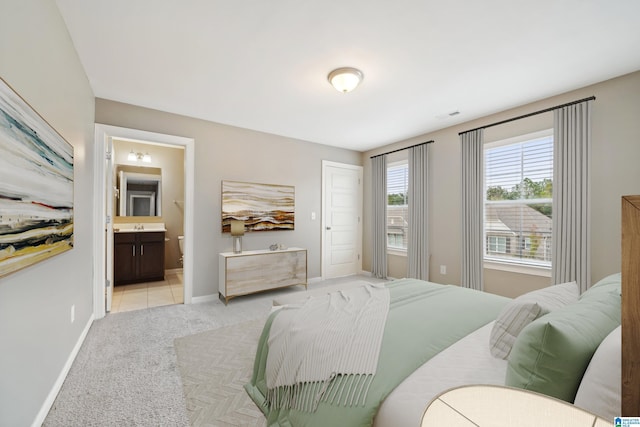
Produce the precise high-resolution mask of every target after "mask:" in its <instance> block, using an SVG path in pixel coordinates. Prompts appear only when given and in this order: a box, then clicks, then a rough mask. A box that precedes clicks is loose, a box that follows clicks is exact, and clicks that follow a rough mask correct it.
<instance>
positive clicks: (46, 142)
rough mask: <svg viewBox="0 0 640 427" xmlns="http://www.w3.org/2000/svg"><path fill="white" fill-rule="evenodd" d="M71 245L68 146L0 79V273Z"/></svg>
mask: <svg viewBox="0 0 640 427" xmlns="http://www.w3.org/2000/svg"><path fill="white" fill-rule="evenodd" d="M72 247H73V147H72V146H71V145H70V144H69V143H68V142H67V141H65V140H64V139H63V138H62V136H60V135H59V134H58V133H57V132H56V131H55V130H54V129H53V128H52V127H51V126H49V124H48V123H47V122H46V121H45V120H44V119H43V118H42V117H40V116H39V115H38V113H36V112H35V111H34V110H33V109H32V108H31V107H30V106H29V105H28V104H27V103H26V102H25V101H24V100H23V99H22V98H21V97H20V96H19V95H18V94H17V93H15V92H14V91H13V89H11V87H9V85H7V84H6V83H5V82H4V80H2V79H0V276H5V275H7V274H9V273H12V272H14V271H16V270H20V269H22V268H24V267H27V266H29V265H32V264H35V263H37V262H40V261H42V260H44V259H47V258H50V257H52V256H54V255H57V254H60V253H62V252H65V251H67V250H69V249H71V248H72Z"/></svg>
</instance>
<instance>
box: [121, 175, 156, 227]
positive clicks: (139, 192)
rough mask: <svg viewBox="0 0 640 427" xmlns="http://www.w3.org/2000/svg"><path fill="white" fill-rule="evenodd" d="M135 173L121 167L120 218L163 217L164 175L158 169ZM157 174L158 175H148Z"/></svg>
mask: <svg viewBox="0 0 640 427" xmlns="http://www.w3.org/2000/svg"><path fill="white" fill-rule="evenodd" d="M137 169H153V170H148V171H143V172H139V171H136V172H133V171H131V170H126V169H125V167H119V168H118V170H117V172H118V192H117V194H116V197H118V199H119V200H118V203H117V206H118V212H117V215H118V216H162V175H161V173H160V170H159V169H158V168H137ZM147 172H157V173H147Z"/></svg>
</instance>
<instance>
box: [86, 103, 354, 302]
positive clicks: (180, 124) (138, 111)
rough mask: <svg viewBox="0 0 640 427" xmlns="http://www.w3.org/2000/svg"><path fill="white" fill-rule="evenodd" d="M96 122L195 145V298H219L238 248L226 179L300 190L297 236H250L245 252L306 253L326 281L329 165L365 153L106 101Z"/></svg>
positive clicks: (280, 233) (311, 271)
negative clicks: (226, 210)
mask: <svg viewBox="0 0 640 427" xmlns="http://www.w3.org/2000/svg"><path fill="white" fill-rule="evenodd" d="M96 122H97V123H102V124H107V125H113V126H120V127H125V128H132V129H141V130H146V131H151V132H158V133H165V134H170V135H178V136H183V137H188V138H194V139H195V206H194V227H195V241H194V246H195V248H194V260H193V261H194V274H193V296H194V297H200V296H207V295H214V294H217V292H218V253H220V252H226V251H230V250H231V249H232V247H231V237H230V236H229V234H228V233H226V234H223V233H222V231H221V206H220V204H221V194H220V193H221V182H222V180H235V181H248V182H259V183H265V184H282V185H293V186H295V194H296V220H295V221H296V223H295V230H293V231H268V232H253V233H247V234H245V236H244V238H243V249H245V250H252V249H267V248H268V247H269V245H271V244H273V243H282V244H284V245H286V246H298V247H302V248H306V249H308V262H307V264H308V276H309V278H315V277H319V276H320V274H321V272H320V256H321V254H320V239H321V234H322V233H321V229H320V224H321V223H320V215H321V189H322V186H321V175H322V160H330V161H334V162H341V163H347V164H353V165H360V164H361V163H360V162H361V156H360V153H358V152H355V151H350V150H343V149H339V148H334V147H329V146H324V145H320V144H313V143H309V142H305V141H300V140H295V139H291V138H285V137H281V136H276V135H270V134H266V133H261V132H255V131H251V130H247V129H240V128H237V127H233V126H226V125H221V124H217V123H212V122H208V121H204V120H198V119H194V118H189V117H184V116H179V115H175V114H170V113H165V112H160V111H156V110H150V109H146V108H141V107H136V106H132V105H127V104H122V103H117V102H113V101H108V100H104V99H96ZM311 212H315V213H316V219H315V220H312V219H311Z"/></svg>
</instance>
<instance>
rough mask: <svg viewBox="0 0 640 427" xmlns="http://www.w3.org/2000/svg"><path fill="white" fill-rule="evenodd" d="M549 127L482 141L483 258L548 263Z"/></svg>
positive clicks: (550, 148) (550, 172)
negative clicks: (483, 198) (491, 140)
mask: <svg viewBox="0 0 640 427" xmlns="http://www.w3.org/2000/svg"><path fill="white" fill-rule="evenodd" d="M552 192H553V133H552V130H547V131H543V132H539V133H536V134H530V135H525V136H522V137H519V138H512V139H509V140H504V141H497V142H492V143H487V144H486V145H485V212H484V231H485V260H489V261H503V262H516V263H522V264H529V265H538V266H546V267H549V266H551V223H552V221H551V218H552V209H551V208H552Z"/></svg>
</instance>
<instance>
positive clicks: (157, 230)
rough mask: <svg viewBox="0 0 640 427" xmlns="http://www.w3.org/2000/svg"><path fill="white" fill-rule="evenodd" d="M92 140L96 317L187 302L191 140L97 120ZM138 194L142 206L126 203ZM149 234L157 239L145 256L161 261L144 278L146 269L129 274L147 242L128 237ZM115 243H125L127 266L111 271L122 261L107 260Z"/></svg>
mask: <svg viewBox="0 0 640 427" xmlns="http://www.w3.org/2000/svg"><path fill="white" fill-rule="evenodd" d="M96 147H97V148H96V153H97V155H96V158H97V159H96V183H95V190H96V191H95V194H96V200H95V205H96V210H95V212H96V213H97V214H96V221H95V222H96V247H95V252H96V257H95V258H94V259H95V260H96V265H95V269H96V272H97V274H96V283H95V290H96V292H95V301H94V316H95V318H101V317H103V316H104V315H105V314H106V313H107V312H112V313H117V312H122V311H130V310H136V309H141V308H147V307H153V306H158V305H167V304H177V303H186V304H188V303H190V302H191V294H192V286H191V277H192V274H193V262H192V260H191V259H190V257H189V254H190V253H191V252H192V249H191V248H192V243H191V242H192V241H193V239H192V236H193V209H192V204H193V187H194V180H193V175H194V171H193V165H194V154H193V150H194V147H193V139H191V138H183V137H177V136H172V135H164V134H156V133H152V132H146V131H139V130H135V129H127V128H119V127H114V126H107V125H98V124H96ZM102 153H106V155H105V157H102V155H101V154H102ZM139 201H142V202H144V203H143V207H144V209H142V210H140V209H138V208H135V209H134V208H132V207H131V206H127V203H129V204H136V203H138V202H139ZM132 209H133V210H132ZM136 211H138V214H136ZM98 213H102V214H101V215H100V214H98ZM147 232H150V233H147ZM134 235H135V236H136V237H135V238H134ZM157 236H160V238H159V239H157V238H156V237H157ZM115 237H118V239H115ZM152 237H154V239H153V240H159V241H158V242H154V245H162V246H160V249H158V246H156V247H155V250H156V252H155V255H154V256H153V258H152V259H153V261H154V262H161V263H162V265H161V266H160V267H159V268H160V273H159V274H152V275H151V278H150V279H149V280H146V278H147V277H150V276H148V275H147V276H144V275H142V276H140V277H135V276H134V277H132V276H131V274H135V273H131V272H132V271H133V272H135V271H142V270H141V268H142V267H141V266H135V263H136V262H142V258H141V255H142V253H144V248H145V245H148V246H146V247H147V252H148V255H149V254H150V253H151V249H152V247H151V246H150V243H145V244H142V245H141V244H140V243H133V242H134V241H136V240H140V239H143V240H146V241H150V239H151V238H152ZM114 241H116V242H118V243H117V244H116V245H115V246H114ZM119 244H128V245H129V247H128V249H127V252H125V253H127V254H131V255H130V256H129V259H130V261H131V262H132V263H134V265H133V267H132V266H131V265H129V266H124V268H125V269H126V271H125V273H122V271H119V272H117V273H118V274H115V275H114V267H115V268H118V265H119V266H122V265H123V264H122V262H120V263H119V264H118V263H117V262H114V249H121V246H118V245H119ZM136 245H137V246H136ZM133 255H137V258H136V259H133ZM159 258H163V259H162V260H159ZM148 259H151V258H149V257H148ZM125 262H128V261H125ZM145 268H148V264H145ZM152 268H158V267H157V266H156V267H152ZM163 273H164V274H163ZM123 278H124V280H123Z"/></svg>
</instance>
